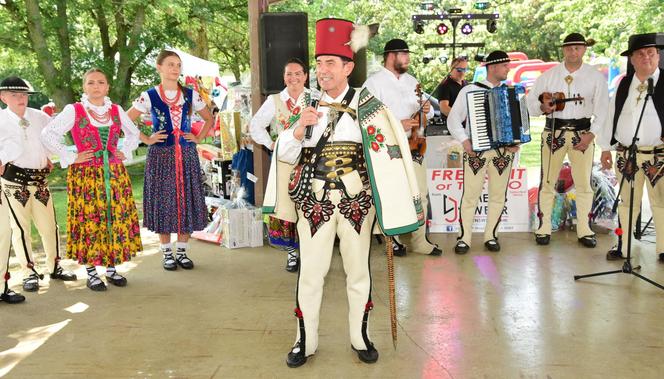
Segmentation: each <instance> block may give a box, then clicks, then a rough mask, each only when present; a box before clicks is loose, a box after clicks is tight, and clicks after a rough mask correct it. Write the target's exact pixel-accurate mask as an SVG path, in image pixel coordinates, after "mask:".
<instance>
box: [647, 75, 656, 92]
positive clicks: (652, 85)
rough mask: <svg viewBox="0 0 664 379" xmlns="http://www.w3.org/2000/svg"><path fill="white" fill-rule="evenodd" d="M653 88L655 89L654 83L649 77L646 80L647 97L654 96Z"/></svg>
mask: <svg viewBox="0 0 664 379" xmlns="http://www.w3.org/2000/svg"><path fill="white" fill-rule="evenodd" d="M654 87H655V83H654V80H653V78H652V76H651V77H649V78H648V95H650V96H652V95H654V94H655V88H654Z"/></svg>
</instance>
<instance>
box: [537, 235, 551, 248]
mask: <svg viewBox="0 0 664 379" xmlns="http://www.w3.org/2000/svg"><path fill="white" fill-rule="evenodd" d="M549 241H551V235H550V234H535V242H537V244H538V245H542V246H544V245H548V244H549Z"/></svg>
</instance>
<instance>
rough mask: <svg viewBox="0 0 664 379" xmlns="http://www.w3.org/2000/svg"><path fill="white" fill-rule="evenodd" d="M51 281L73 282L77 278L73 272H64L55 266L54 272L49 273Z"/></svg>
mask: <svg viewBox="0 0 664 379" xmlns="http://www.w3.org/2000/svg"><path fill="white" fill-rule="evenodd" d="M51 279H57V280H62V281H63V282H73V281H76V280H77V279H78V278H77V277H76V274H74V273H73V272H69V271H65V270H63V269H62V267H60V266H57V267H56V268H55V271H53V273H51Z"/></svg>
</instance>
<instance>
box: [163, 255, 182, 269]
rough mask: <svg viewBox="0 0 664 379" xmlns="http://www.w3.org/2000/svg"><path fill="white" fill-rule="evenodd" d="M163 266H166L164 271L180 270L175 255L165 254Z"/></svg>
mask: <svg viewBox="0 0 664 379" xmlns="http://www.w3.org/2000/svg"><path fill="white" fill-rule="evenodd" d="M162 265H163V266H164V270H166V271H175V270H177V269H178V264H177V262H176V261H175V258H174V257H173V254H170V253H169V254H164V258H163V259H162Z"/></svg>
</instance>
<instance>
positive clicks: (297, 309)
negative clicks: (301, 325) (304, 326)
mask: <svg viewBox="0 0 664 379" xmlns="http://www.w3.org/2000/svg"><path fill="white" fill-rule="evenodd" d="M295 317H297V318H299V319H301V318H302V311H301V310H300V308H295Z"/></svg>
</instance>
